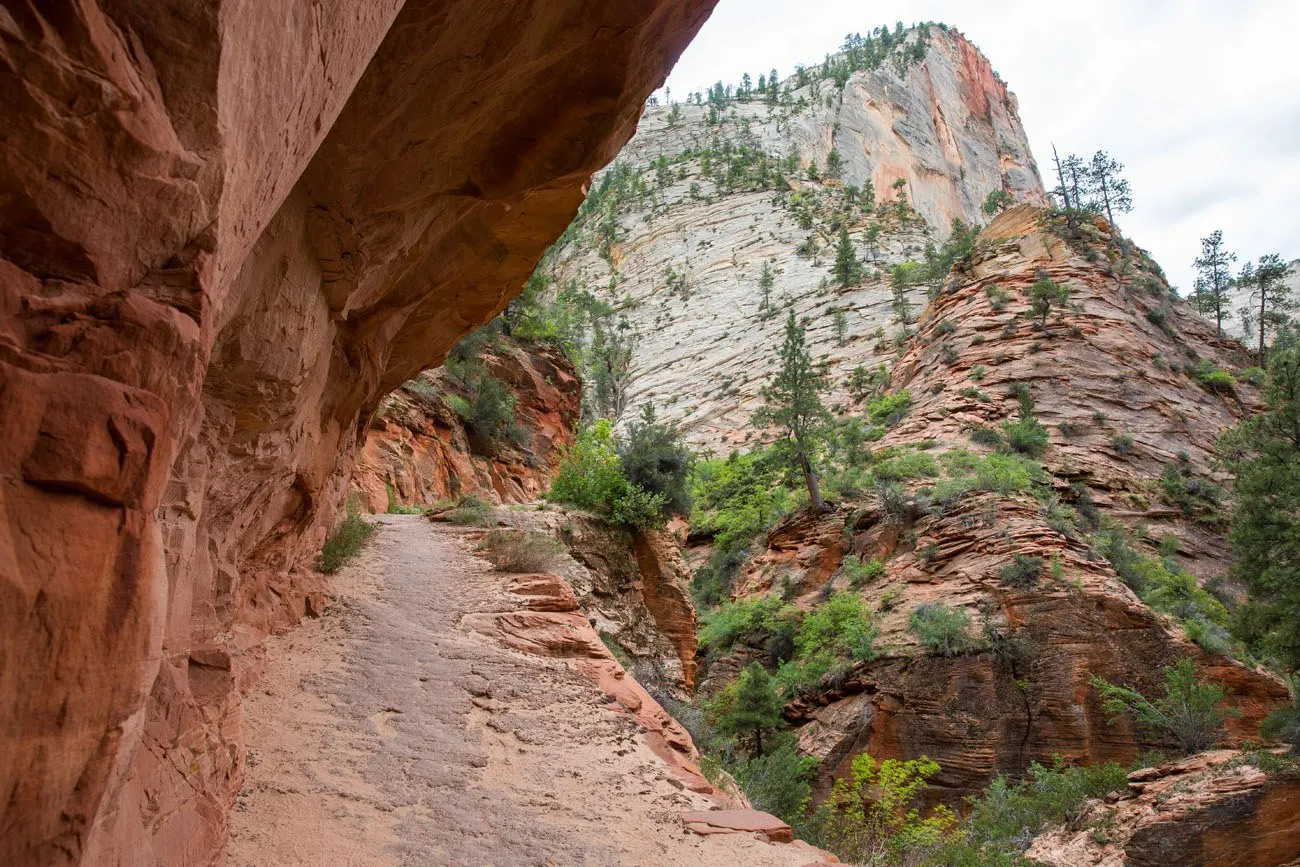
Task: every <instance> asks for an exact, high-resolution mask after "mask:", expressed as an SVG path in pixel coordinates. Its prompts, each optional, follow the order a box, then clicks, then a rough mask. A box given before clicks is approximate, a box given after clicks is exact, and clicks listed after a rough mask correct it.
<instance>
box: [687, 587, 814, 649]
mask: <svg viewBox="0 0 1300 867" xmlns="http://www.w3.org/2000/svg"><path fill="white" fill-rule="evenodd" d="M792 611H793V609H790V608H789V607H788V606H787V605H785V604H784V603H783V602H782V601H781V600H780V599H777V598H776V597H775V596H759V597H757V598H754V599H742V600H740V601H738V602H731V603H728V604H726V605H723V606H722V607H721V608H718V609H717V610H716V611H713V612H709V613H704V614H702V615H701V616H700V620H701V623H702V624H703V625H702V626H701V627H700V631H699V643H700V647H702V648H704V649H705V650H707V651H708V652H710V653H725V652H726V651H728V650H730V649H731V648H732V647H733V646H734V645H735V644H737V643H738V642H741V641H750V640H752V639H754V638H762V637H764V636H767V635H770V634H771V633H772V632H773V631H774V630H775V629H776V626H777V622H778V620H779V619H780V618H781V617H783V616H788V613H789V612H792Z"/></svg>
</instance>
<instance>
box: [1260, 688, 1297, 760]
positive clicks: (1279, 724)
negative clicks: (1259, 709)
mask: <svg viewBox="0 0 1300 867" xmlns="http://www.w3.org/2000/svg"><path fill="white" fill-rule="evenodd" d="M1287 686H1289V687H1290V688H1291V703H1290V704H1289V705H1287V706H1286V707H1284V708H1280V709H1278V710H1275V711H1273V713H1271V714H1269V715H1268V717H1266V718H1265V719H1264V722H1263V723H1262V724H1261V725H1260V727H1259V733H1260V734H1261V735H1263V736H1264V737H1266V738H1270V739H1273V740H1279V741H1286V742H1287V743H1289V744H1290V745H1291V753H1292V755H1300V674H1294V673H1293V674H1292V675H1291V676H1290V677H1289V678H1288V679H1287Z"/></svg>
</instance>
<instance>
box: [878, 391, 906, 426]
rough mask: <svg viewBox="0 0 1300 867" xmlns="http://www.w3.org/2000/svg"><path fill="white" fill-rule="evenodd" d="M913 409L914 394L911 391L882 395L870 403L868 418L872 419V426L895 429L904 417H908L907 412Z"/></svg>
mask: <svg viewBox="0 0 1300 867" xmlns="http://www.w3.org/2000/svg"><path fill="white" fill-rule="evenodd" d="M911 408H912V393H911V392H910V391H900V392H898V393H897V394H887V395H882V396H881V397H877V398H873V399H872V400H870V401H868V403H867V418H869V419H871V423H872V424H878V425H883V426H885V427H893V426H894V425H896V424H898V423H899V422H900V421H902V420H903V417H904V416H906V415H907V411H908V410H909V409H911Z"/></svg>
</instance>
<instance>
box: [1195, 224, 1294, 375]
mask: <svg viewBox="0 0 1300 867" xmlns="http://www.w3.org/2000/svg"><path fill="white" fill-rule="evenodd" d="M1236 261H1237V254H1236V253H1233V252H1231V251H1230V250H1228V248H1227V247H1226V246H1225V245H1224V243H1223V232H1222V231H1220V230H1216V231H1213V232H1211V233H1210V234H1208V235H1206V236H1205V237H1204V238H1202V239H1201V254H1200V255H1199V256H1197V257H1196V260H1195V261H1194V262H1193V263H1192V267H1194V268H1195V269H1196V283H1195V284H1194V288H1193V290H1192V296H1191V303H1192V306H1193V307H1195V308H1196V309H1197V310H1199V311H1200V312H1202V313H1204V314H1205V315H1207V316H1210V317H1212V318H1213V319H1214V323H1215V327H1216V329H1217V330H1218V333H1219V336H1223V321H1224V319H1226V318H1228V317H1229V316H1231V315H1232V312H1233V311H1231V310H1229V309H1228V305H1229V302H1230V301H1231V298H1232V290H1233V288H1241V289H1245V290H1246V291H1247V293H1248V297H1249V303H1248V304H1247V305H1246V306H1244V307H1242V308H1241V309H1240V310H1238V311H1236V312H1237V315H1238V316H1240V317H1241V324H1242V328H1243V329H1244V330H1245V331H1246V333H1247V334H1251V333H1252V332H1253V336H1254V338H1255V355H1256V359H1257V361H1258V363H1259V364H1261V365H1262V364H1263V363H1264V358H1265V351H1266V349H1267V338H1268V335H1270V334H1278V333H1280V332H1281V331H1282V330H1283V329H1284V328H1286V327H1287V326H1288V325H1289V324H1290V323H1291V315H1292V312H1293V311H1294V310H1295V308H1296V299H1294V298H1293V297H1292V295H1293V292H1292V289H1291V286H1290V285H1289V284H1288V283H1287V270H1288V269H1287V263H1286V261H1285V260H1283V259H1282V257H1281V256H1280V255H1279V254H1277V253H1269V254H1267V255H1264V256H1260V257H1259V260H1258V261H1257V262H1247V263H1246V264H1245V265H1244V266H1243V267H1242V269H1241V271H1240V272H1239V273H1238V274H1237V276H1235V277H1234V276H1232V265H1233V263H1234V262H1236Z"/></svg>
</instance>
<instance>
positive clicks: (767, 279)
mask: <svg viewBox="0 0 1300 867" xmlns="http://www.w3.org/2000/svg"><path fill="white" fill-rule="evenodd" d="M775 284H776V277H775V276H773V274H772V266H771V265H769V264H768V263H767V262H764V263H763V270H762V272H761V273H760V274H759V275H758V288H759V291H760V292H762V293H763V300H762V301H760V302H759V305H758V312H759V313H760V314H761V315H762V316H763V318H764V319H766V318H767V316H768V315H769V314H770V313H771V311H772V287H773V286H774V285H775Z"/></svg>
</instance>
